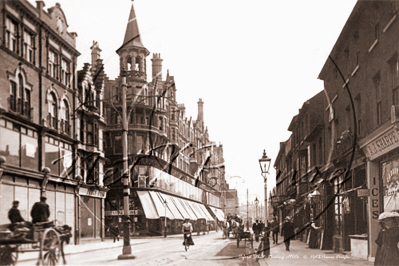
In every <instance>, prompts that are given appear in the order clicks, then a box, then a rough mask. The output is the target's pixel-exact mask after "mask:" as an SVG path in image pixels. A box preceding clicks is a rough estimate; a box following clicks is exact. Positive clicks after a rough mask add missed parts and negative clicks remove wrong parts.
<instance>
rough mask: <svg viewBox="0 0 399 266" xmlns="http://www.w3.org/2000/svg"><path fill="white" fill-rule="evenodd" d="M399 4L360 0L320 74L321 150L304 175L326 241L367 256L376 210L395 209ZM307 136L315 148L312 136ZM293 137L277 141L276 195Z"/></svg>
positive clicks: (373, 236) (376, 229)
mask: <svg viewBox="0 0 399 266" xmlns="http://www.w3.org/2000/svg"><path fill="white" fill-rule="evenodd" d="M397 8H398V6H397V2H396V1H358V2H357V3H356V5H355V7H354V9H353V11H352V13H351V15H350V16H349V18H348V20H347V22H346V24H345V26H344V28H343V29H342V32H341V34H340V36H339V37H338V39H337V41H336V43H335V45H334V47H333V49H332V51H331V53H330V55H329V58H327V59H326V63H325V65H324V66H323V68H322V70H321V72H320V74H319V78H320V79H321V80H323V81H324V94H325V97H324V99H323V113H324V115H323V119H322V120H321V121H320V122H321V123H320V124H319V126H320V131H319V134H320V136H321V140H322V145H321V146H322V147H324V150H323V152H322V154H323V155H322V158H320V160H319V162H321V164H319V163H318V162H317V163H316V165H317V173H316V174H315V175H313V176H311V177H310V179H308V183H309V184H308V188H310V190H308V192H309V193H310V194H312V195H314V197H309V201H308V202H309V203H310V204H311V206H312V205H314V204H315V203H316V206H317V204H321V207H320V208H319V210H322V213H321V215H320V217H319V220H320V224H322V225H324V227H325V230H324V235H323V237H321V239H323V242H322V243H320V244H321V245H322V247H323V248H327V249H333V250H334V251H335V252H342V251H349V250H350V251H351V253H352V255H354V256H358V257H362V258H368V259H369V260H373V259H374V256H375V252H376V248H377V247H376V244H375V239H376V237H377V235H378V232H379V230H380V227H379V225H378V216H379V214H380V213H381V212H383V211H399V208H398V207H397V206H399V201H398V200H397V193H398V186H397V180H399V176H398V175H397V173H398V170H397V169H398V165H399V163H398V162H399V160H398V158H399V156H398V155H399V153H398V152H399V149H398V147H399V144H398V143H399V137H398V133H397V130H396V128H397V121H398V111H397V110H398V107H397V105H398V101H399V96H398V95H399V94H398V85H399V84H398V57H397V53H398V50H397V44H398V42H399V39H398V36H397V35H396V34H395V32H396V31H397V30H398V27H399V24H398V23H397V18H396V16H397ZM303 135H305V136H306V133H304V134H303ZM310 136H312V134H310ZM311 139H313V140H314V141H311V140H310V142H311V143H312V142H315V143H314V144H316V149H317V143H318V142H317V138H316V139H314V138H313V137H312V138H311ZM292 141H294V142H295V140H294V138H293V136H291V138H290V139H289V140H288V141H287V142H285V143H284V145H282V147H281V149H280V152H279V156H278V159H279V160H278V161H276V164H275V166H276V168H277V169H279V170H281V174H279V175H278V177H277V184H278V185H277V194H278V193H280V195H283V196H285V191H287V189H288V191H289V184H286V183H288V182H289V180H287V181H285V180H286V179H285V177H284V175H285V173H284V171H285V168H284V167H287V169H289V167H288V166H287V165H286V164H285V163H284V158H285V156H287V152H286V151H287V144H288V143H289V142H292ZM311 145H313V144H311ZM283 146H285V149H284V147H283ZM291 147H292V145H291ZM283 149H284V150H285V151H283ZM288 154H289V153H288ZM316 154H317V152H316ZM311 160H312V159H311ZM314 185H316V186H314ZM287 186H288V188H287ZM313 186H314V190H313V189H312V187H313ZM316 192H317V193H316ZM318 193H319V194H320V196H317V194H318ZM282 202H286V201H284V200H282ZM317 210H318V209H317V207H316V211H315V212H313V213H312V214H313V215H316V217H317V215H318V211H317Z"/></svg>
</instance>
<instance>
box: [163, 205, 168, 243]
mask: <svg viewBox="0 0 399 266" xmlns="http://www.w3.org/2000/svg"><path fill="white" fill-rule="evenodd" d="M163 204H165V228H164V230H163V232H164V235H163V237H166V208H167V206H168V205H167V204H168V202H167V201H166V199H165V200H164V202H163Z"/></svg>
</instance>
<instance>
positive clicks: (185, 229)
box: [181, 218, 194, 246]
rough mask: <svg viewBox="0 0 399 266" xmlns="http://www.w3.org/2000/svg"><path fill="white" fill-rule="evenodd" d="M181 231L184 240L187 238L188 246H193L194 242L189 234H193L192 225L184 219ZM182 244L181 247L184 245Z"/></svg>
mask: <svg viewBox="0 0 399 266" xmlns="http://www.w3.org/2000/svg"><path fill="white" fill-rule="evenodd" d="M181 231H182V233H183V234H184V240H186V237H187V243H188V245H190V246H193V245H194V242H193V239H192V238H191V234H192V232H193V225H192V224H191V223H190V219H188V218H186V219H184V223H183V226H182V230H181ZM184 242H185V241H184ZM184 242H183V245H185V243H184Z"/></svg>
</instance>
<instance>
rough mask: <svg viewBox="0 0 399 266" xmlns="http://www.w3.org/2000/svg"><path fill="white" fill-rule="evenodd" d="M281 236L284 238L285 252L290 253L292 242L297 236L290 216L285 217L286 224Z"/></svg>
mask: <svg viewBox="0 0 399 266" xmlns="http://www.w3.org/2000/svg"><path fill="white" fill-rule="evenodd" d="M281 234H282V235H283V236H284V244H285V250H287V251H289V250H290V241H291V239H292V238H294V236H295V232H294V223H293V222H292V221H291V217H289V216H287V217H285V223H284V224H283V227H282V228H281Z"/></svg>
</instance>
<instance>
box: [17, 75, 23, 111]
mask: <svg viewBox="0 0 399 266" xmlns="http://www.w3.org/2000/svg"><path fill="white" fill-rule="evenodd" d="M18 96H19V99H18V107H17V112H18V113H20V114H22V115H23V114H24V107H23V104H24V80H23V78H22V75H21V74H19V75H18Z"/></svg>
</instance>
